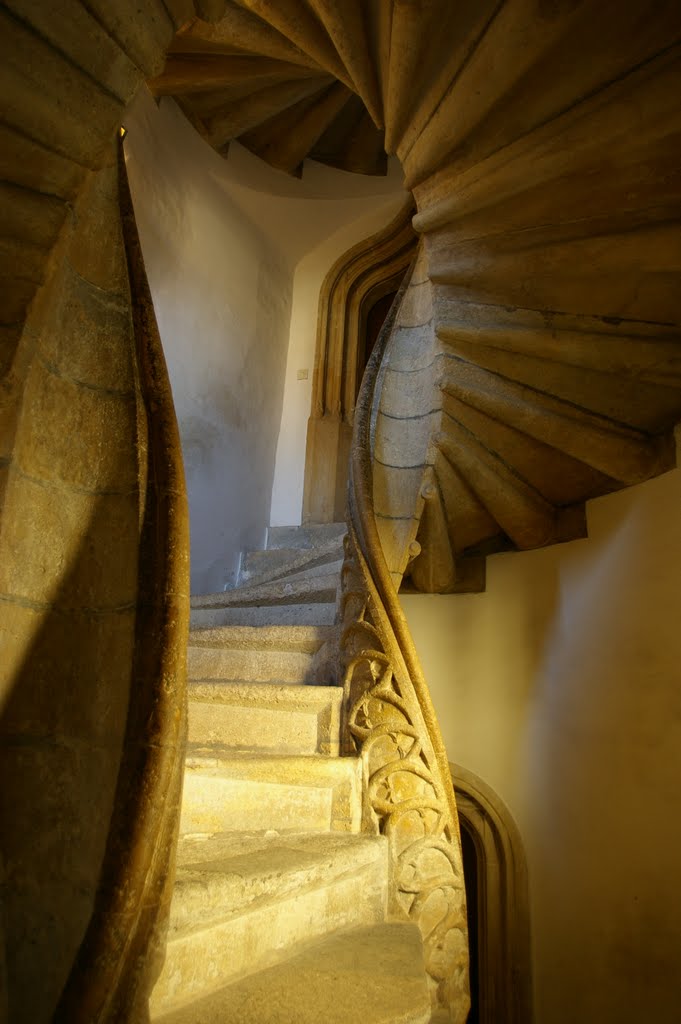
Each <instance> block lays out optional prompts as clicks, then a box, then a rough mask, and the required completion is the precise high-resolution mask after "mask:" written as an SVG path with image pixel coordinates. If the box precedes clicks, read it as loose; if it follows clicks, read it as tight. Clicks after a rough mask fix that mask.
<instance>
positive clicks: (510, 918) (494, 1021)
mask: <svg viewBox="0 0 681 1024" xmlns="http://www.w3.org/2000/svg"><path fill="white" fill-rule="evenodd" d="M449 768H450V771H451V774H452V782H453V784H454V791H455V793H456V806H457V810H458V812H459V825H460V827H461V829H462V831H465V832H467V833H468V835H469V836H470V838H471V840H472V842H473V844H474V846H475V853H476V868H477V907H476V908H475V911H476V913H477V922H478V928H477V933H478V949H477V953H478V979H479V980H478V1017H477V1020H478V1021H479V1022H480V1024H530V1022H531V1021H532V1019H533V1018H532V983H531V958H530V915H529V899H528V885H527V865H526V862H525V854H524V851H523V845H522V839H521V837H520V832H519V831H518V827H517V825H516V824H515V822H514V820H513V818H512V817H511V814H510V812H509V810H508V808H507V807H506V806H505V805H504V803H503V802H502V801H501V800H500V798H499V797H498V796H497V794H496V793H495V792H494V791H493V790H492V789H491V788H490V787H489V786H488V785H487V784H486V783H485V782H483V781H482V779H480V778H479V777H478V776H477V775H475V774H474V773H473V772H471V771H469V770H468V769H467V768H463V767H462V766H461V765H458V764H453V763H452V762H451V761H450V763H449ZM469 917H470V908H469Z"/></svg>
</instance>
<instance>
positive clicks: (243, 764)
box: [185, 743, 359, 774]
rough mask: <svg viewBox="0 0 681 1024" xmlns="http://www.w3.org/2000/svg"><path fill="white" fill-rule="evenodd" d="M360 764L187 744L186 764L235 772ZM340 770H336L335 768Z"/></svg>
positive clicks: (346, 759)
mask: <svg viewBox="0 0 681 1024" xmlns="http://www.w3.org/2000/svg"><path fill="white" fill-rule="evenodd" d="M358 761H359V758H356V757H329V756H328V755H326V754H269V753H267V754H263V753H261V752H260V751H250V750H244V751H240V750H234V748H233V747H229V746H226V745H225V744H224V743H188V744H187V753H186V757H185V764H187V765H191V766H194V765H196V766H197V767H198V766H204V765H208V764H210V763H211V762H212V763H214V764H215V765H220V764H222V763H223V762H224V763H229V764H230V765H233V766H234V769H235V771H239V770H240V769H242V770H244V771H246V770H248V769H249V768H255V767H260V768H261V769H262V771H263V773H265V774H276V773H278V772H279V771H280V770H282V769H284V768H286V767H300V768H304V767H305V766H306V765H308V766H313V765H315V766H319V767H323V766H327V767H328V771H329V772H333V771H336V770H337V771H343V770H344V769H345V768H347V770H348V771H350V770H353V768H352V766H354V765H355V764H356V763H357V762H358ZM336 766H337V767H336Z"/></svg>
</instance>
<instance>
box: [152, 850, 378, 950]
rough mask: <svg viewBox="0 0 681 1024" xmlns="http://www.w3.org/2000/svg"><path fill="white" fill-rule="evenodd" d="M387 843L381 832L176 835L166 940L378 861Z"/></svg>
mask: <svg viewBox="0 0 681 1024" xmlns="http://www.w3.org/2000/svg"><path fill="white" fill-rule="evenodd" d="M386 843H387V840H385V839H384V837H382V836H372V835H364V834H361V833H359V834H351V833H350V834H349V833H339V832H328V833H325V832H321V833H292V832H289V833H286V834H284V835H281V834H279V833H277V832H276V831H269V832H264V833H260V834H259V835H258V834H253V833H239V832H226V833H214V834H212V835H207V836H201V835H198V836H197V835H187V836H183V837H181V839H180V842H179V844H178V851H177V873H176V878H175V888H174V891H173V901H172V904H171V908H170V920H169V939H170V940H172V939H173V937H174V936H176V935H177V934H179V933H184V932H186V931H195V930H200V929H203V928H206V927H209V926H210V925H211V924H212V923H213V922H215V921H216V920H225V921H226V920H229V919H230V918H233V917H237V916H238V915H240V914H242V913H244V912H247V911H248V910H249V909H250V908H251V907H253V906H254V905H255V904H259V903H262V901H265V900H267V901H270V902H271V901H275V900H282V899H290V898H291V897H292V896H294V895H296V894H297V893H300V892H302V891H303V890H307V889H310V888H312V887H315V886H318V885H325V884H327V883H328V882H329V880H330V879H331V878H338V877H340V876H342V875H345V874H347V873H348V872H356V871H358V870H360V869H361V868H362V867H364V866H366V865H368V864H372V863H375V862H376V861H377V860H379V859H385V857H386V855H387V853H386V851H387V846H386Z"/></svg>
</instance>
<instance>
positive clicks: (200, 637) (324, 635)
mask: <svg viewBox="0 0 681 1024" xmlns="http://www.w3.org/2000/svg"><path fill="white" fill-rule="evenodd" d="M214 596H217V595H206V597H210V598H212V597H214ZM195 600H196V601H203V598H198V599H195V598H192V607H194V608H201V607H212V605H202V604H199V603H197V604H194V601H195ZM333 635H334V629H333V627H332V626H305V625H301V626H277V625H273V626H199V627H194V628H192V630H191V631H190V633H189V646H190V647H193V646H205V647H232V648H240V649H246V650H263V649H264V650H273V651H299V652H301V653H303V654H314V653H315V651H317V650H318V649H319V647H321V645H322V644H323V643H324V642H325V641H326V640H329V639H331V638H332V637H333Z"/></svg>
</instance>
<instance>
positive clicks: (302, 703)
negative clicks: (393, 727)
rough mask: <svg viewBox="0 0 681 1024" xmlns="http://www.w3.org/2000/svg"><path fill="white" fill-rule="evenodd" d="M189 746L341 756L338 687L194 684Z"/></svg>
mask: <svg viewBox="0 0 681 1024" xmlns="http://www.w3.org/2000/svg"><path fill="white" fill-rule="evenodd" d="M187 692H188V696H189V742H190V743H198V744H214V743H221V744H222V745H223V746H226V747H230V748H231V749H232V750H234V751H239V750H250V751H257V750H259V751H262V752H263V753H279V754H330V755H334V756H335V755H337V754H338V746H339V733H340V714H341V704H342V700H343V691H342V689H341V688H340V687H338V686H293V685H290V684H288V685H287V684H279V685H278V684H275V683H243V682H236V683H213V682H191V681H190V682H189V684H188V686H187Z"/></svg>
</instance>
